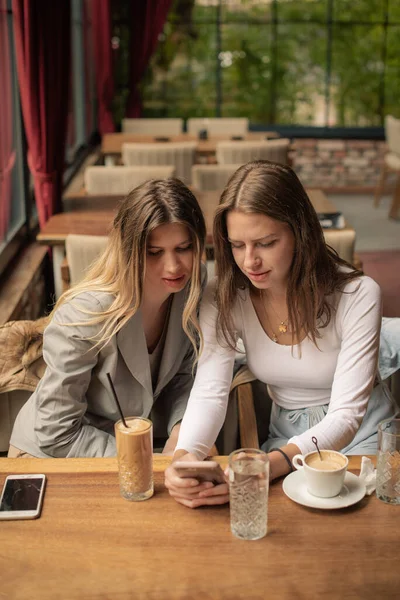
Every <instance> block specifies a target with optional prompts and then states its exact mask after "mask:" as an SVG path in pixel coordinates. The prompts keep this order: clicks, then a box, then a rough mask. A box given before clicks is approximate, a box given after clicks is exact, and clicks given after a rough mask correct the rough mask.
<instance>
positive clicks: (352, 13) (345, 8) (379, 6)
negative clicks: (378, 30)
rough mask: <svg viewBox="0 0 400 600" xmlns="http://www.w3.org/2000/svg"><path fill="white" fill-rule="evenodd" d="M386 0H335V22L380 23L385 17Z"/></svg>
mask: <svg viewBox="0 0 400 600" xmlns="http://www.w3.org/2000/svg"><path fill="white" fill-rule="evenodd" d="M385 5H386V2H385V1H384V0H333V16H334V19H335V21H338V20H339V21H358V22H360V21H361V22H363V21H364V22H365V21H378V22H381V21H382V20H383V19H384V16H385Z"/></svg>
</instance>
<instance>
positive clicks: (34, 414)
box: [9, 179, 205, 457]
mask: <svg viewBox="0 0 400 600" xmlns="http://www.w3.org/2000/svg"><path fill="white" fill-rule="evenodd" d="M204 242H205V223H204V218H203V215H202V212H201V209H200V207H199V205H198V203H197V200H196V198H195V197H194V195H193V194H192V193H191V192H190V190H189V189H188V188H187V187H186V186H185V185H184V184H183V183H182V182H181V181H179V180H177V179H167V180H152V181H147V182H146V183H144V184H142V185H140V186H139V187H137V188H136V189H134V190H133V191H132V192H131V193H130V194H129V195H128V196H127V197H126V199H125V200H124V201H123V202H122V203H121V205H120V207H119V210H118V213H117V215H116V217H115V220H114V223H113V227H112V230H111V233H110V236H109V241H108V246H107V248H106V250H105V252H104V253H103V255H102V256H100V258H99V259H98V260H97V262H96V263H95V264H93V266H92V267H91V269H90V270H89V272H88V273H87V276H86V277H85V279H84V280H83V281H82V282H81V283H80V284H78V285H77V286H76V287H74V288H73V289H71V290H69V291H68V292H66V293H65V294H64V295H63V296H62V297H61V298H60V300H59V301H58V302H57V305H56V306H55V308H54V311H53V314H52V319H51V322H50V324H49V325H48V327H47V328H46V329H45V332H44V340H43V357H44V360H45V362H46V365H47V368H46V371H45V374H44V376H43V378H42V379H41V381H40V383H39V385H38V387H37V389H36V391H35V392H34V393H33V394H32V396H31V397H30V399H29V400H28V402H27V403H26V404H25V405H24V406H23V408H22V409H21V411H20V413H19V414H18V416H17V419H16V421H15V425H14V429H13V432H12V436H11V441H10V452H9V456H20V455H31V456H35V457H79V456H82V457H96V456H114V455H115V454H116V448H115V438H114V435H113V425H114V422H115V421H116V420H118V418H119V414H118V411H117V408H116V406H115V402H114V400H113V397H112V395H111V390H110V389H109V384H108V380H107V373H110V375H111V378H112V381H113V383H114V387H115V389H116V392H117V395H118V397H119V400H120V404H121V407H122V410H123V412H124V414H125V415H127V416H129V415H138V416H144V417H150V418H151V419H152V421H153V424H154V437H155V446H157V445H160V444H161V445H164V444H165V446H164V451H166V452H168V451H172V450H173V448H174V446H175V444H176V441H177V437H178V431H179V423H180V421H181V419H182V417H183V414H184V411H185V408H186V403H187V399H188V397H189V392H190V389H191V386H192V383H193V375H192V373H193V364H194V361H195V360H196V358H197V352H198V345H199V342H200V341H201V334H200V330H199V326H198V320H197V309H198V303H199V300H200V296H201V292H202V286H203V284H204V279H205V269H204V267H202V266H201V256H202V253H203V249H204Z"/></svg>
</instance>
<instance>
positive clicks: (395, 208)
mask: <svg viewBox="0 0 400 600" xmlns="http://www.w3.org/2000/svg"><path fill="white" fill-rule="evenodd" d="M399 208H400V174H399V175H398V176H397V184H396V188H395V190H394V193H393V199H392V204H391V207H390V209H389V219H397V218H398V216H399Z"/></svg>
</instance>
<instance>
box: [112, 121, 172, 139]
mask: <svg viewBox="0 0 400 600" xmlns="http://www.w3.org/2000/svg"><path fill="white" fill-rule="evenodd" d="M182 131H183V119H122V133H137V134H138V135H154V136H169V135H179V134H180V133H182Z"/></svg>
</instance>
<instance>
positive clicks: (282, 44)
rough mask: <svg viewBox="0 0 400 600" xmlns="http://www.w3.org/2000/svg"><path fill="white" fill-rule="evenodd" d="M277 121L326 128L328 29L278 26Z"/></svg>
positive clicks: (302, 25) (311, 26)
mask: <svg viewBox="0 0 400 600" xmlns="http://www.w3.org/2000/svg"><path fill="white" fill-rule="evenodd" d="M277 39H278V42H277V50H276V64H277V66H276V84H275V90H276V92H275V94H276V115H275V122H277V123H287V124H297V125H325V96H324V93H325V68H326V44H327V41H326V28H325V26H323V25H311V24H310V25H306V24H301V25H293V24H287V25H279V26H278V30H277Z"/></svg>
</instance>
